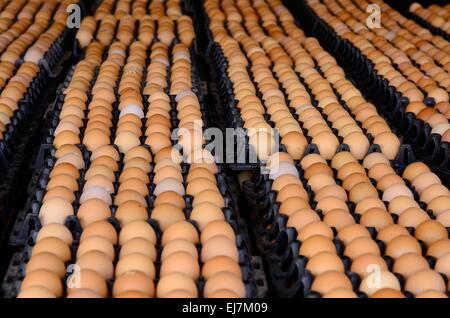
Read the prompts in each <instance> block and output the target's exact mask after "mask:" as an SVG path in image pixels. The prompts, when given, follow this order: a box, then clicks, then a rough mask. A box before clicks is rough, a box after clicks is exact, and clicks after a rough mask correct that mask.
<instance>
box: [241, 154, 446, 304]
mask: <svg viewBox="0 0 450 318" xmlns="http://www.w3.org/2000/svg"><path fill="white" fill-rule="evenodd" d="M342 150H346V149H342ZM347 150H348V149H347ZM373 151H378V152H379V149H378V150H377V149H376V148H372V149H371V152H373ZM308 152H309V153H318V151H317V148H316V147H313V146H309V149H308ZM414 161H415V159H414V156H413V155H412V152H411V149H410V148H409V147H408V146H406V147H405V146H402V151H401V153H400V154H399V156H398V157H397V158H396V159H395V160H393V161H391V166H392V167H393V169H394V170H395V171H396V173H398V174H400V175H401V172H402V171H403V170H404V168H405V167H406V165H408V164H409V163H411V162H414ZM296 166H297V168H298V171H299V174H300V179H301V180H302V179H303V178H302V176H303V171H302V170H301V168H300V166H299V162H298V161H297V162H296ZM371 181H372V183H374V184H375V181H374V180H371ZM336 182H337V184H340V183H341V181H340V180H336ZM407 185H408V186H409V187H410V189H411V190H412V191H413V193H414V194H415V199H416V200H417V198H418V195H417V193H416V192H415V190H414V188H413V187H411V185H410V184H409V183H407ZM271 188H272V180H270V179H269V178H268V176H267V175H265V174H261V173H260V172H256V173H254V175H253V176H252V178H251V180H250V181H247V182H245V183H244V195H245V197H246V199H247V202H249V203H248V204H249V206H250V210H251V211H252V212H253V214H252V215H250V218H251V220H250V223H251V226H252V229H253V232H254V235H255V237H256V238H257V240H256V243H257V248H258V249H259V251H260V252H261V255H262V256H263V259H264V261H265V264H266V265H267V267H268V268H269V270H268V272H269V280H270V282H269V284H271V286H272V288H273V290H274V292H275V295H276V296H279V297H318V296H320V295H318V294H317V293H314V292H311V291H310V287H311V283H312V275H311V273H310V272H309V271H308V270H306V263H307V259H306V258H305V257H304V256H302V255H299V248H300V246H301V242H299V241H298V240H297V239H296V238H297V231H296V230H295V228H292V227H288V226H287V216H285V215H282V214H280V213H279V208H280V204H279V203H278V202H277V201H276V196H277V192H276V191H273V190H272V189H271ZM304 188H305V190H306V191H307V193H308V196H309V198H310V203H311V207H312V208H313V209H314V208H315V206H316V202H315V201H314V200H313V198H314V194H313V192H312V190H311V189H310V187H309V186H308V185H307V184H306V182H304ZM385 204H386V205H387V203H386V202H385ZM347 205H348V208H349V211H350V213H351V214H352V216H353V217H354V218H355V221H356V222H359V216H358V215H357V214H355V212H354V209H355V204H354V203H353V202H347ZM419 205H420V206H421V208H423V209H426V206H425V204H424V203H423V202H419ZM317 212H318V214H319V216H320V217H321V219H322V218H323V215H322V212H321V211H319V210H318V211H317ZM427 212H428V214H429V216H430V218H434V217H433V214H432V211H427ZM392 217H393V220H394V221H395V222H396V216H395V215H392ZM332 229H333V233H334V234H335V236H336V233H337V231H336V229H334V228H332ZM407 230H408V231H409V233H410V234H411V235H414V228H410V227H409V228H407ZM368 231H369V232H370V233H371V235H372V238H373V239H374V240H375V241H376V243H377V244H378V246H379V248H380V251H381V252H384V248H385V247H384V243H383V242H381V241H378V240H376V233H377V231H376V229H375V228H373V227H368ZM447 231H448V233H449V236H450V228H447ZM333 242H334V244H335V246H336V250H337V252H338V254H339V255H340V257H341V259H342V260H343V263H344V265H345V268H346V271H347V275H348V277H349V278H350V280H351V281H352V283H353V284H354V286H355V287H357V286H358V285H359V283H360V280H359V277H358V275H356V274H355V273H352V272H350V271H349V268H350V263H351V262H350V260H349V259H348V257H346V256H344V255H343V250H344V245H343V243H342V242H341V241H340V240H339V239H337V238H335V239H334V241H333ZM419 243H420V245H421V247H422V250H423V251H425V250H426V248H425V245H424V244H423V242H421V241H419ZM382 254H383V253H382ZM384 259H385V260H386V263H387V264H388V267H389V269H392V265H393V261H392V259H391V258H390V257H389V256H384ZM426 259H427V260H428V262H429V263H430V266H431V267H433V266H434V263H435V259H433V257H430V256H426ZM398 276H399V280H400V282H402V286H404V284H403V283H404V279H403V278H402V277H401V275H398ZM359 296H360V297H365V295H364V294H363V293H359Z"/></svg>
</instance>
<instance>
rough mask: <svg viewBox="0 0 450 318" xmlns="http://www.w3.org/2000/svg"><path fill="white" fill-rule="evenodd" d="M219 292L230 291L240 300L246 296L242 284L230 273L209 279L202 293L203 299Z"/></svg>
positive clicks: (223, 273) (222, 273)
mask: <svg viewBox="0 0 450 318" xmlns="http://www.w3.org/2000/svg"><path fill="white" fill-rule="evenodd" d="M220 290H230V291H232V292H234V293H235V294H236V295H238V296H239V297H241V298H243V297H245V296H246V290H245V285H244V283H243V282H242V280H241V279H240V278H239V277H238V276H236V275H234V274H233V273H230V272H221V273H217V274H216V275H213V276H212V277H210V278H209V279H208V280H207V281H206V283H205V287H204V291H203V293H204V296H205V297H210V295H211V294H213V293H214V292H217V291H220Z"/></svg>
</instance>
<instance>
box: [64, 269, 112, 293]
mask: <svg viewBox="0 0 450 318" xmlns="http://www.w3.org/2000/svg"><path fill="white" fill-rule="evenodd" d="M68 280H69V282H71V283H72V284H73V285H74V286H77V287H74V288H71V287H68V288H67V294H68V296H69V297H70V298H78V297H79V296H77V293H78V292H80V291H91V292H93V293H94V294H95V295H98V296H97V297H107V296H108V287H107V285H106V281H105V279H104V278H103V277H102V276H101V275H100V274H99V273H97V272H95V271H93V270H85V269H83V270H81V271H80V272H79V276H77V274H72V275H71V276H70V277H69V278H68ZM73 280H75V281H73Z"/></svg>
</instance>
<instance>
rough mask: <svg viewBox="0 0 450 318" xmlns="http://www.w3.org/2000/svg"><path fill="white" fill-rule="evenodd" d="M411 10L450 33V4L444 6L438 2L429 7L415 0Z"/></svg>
mask: <svg viewBox="0 0 450 318" xmlns="http://www.w3.org/2000/svg"><path fill="white" fill-rule="evenodd" d="M409 11H411V12H412V13H415V14H417V15H418V16H419V17H421V18H422V19H424V20H425V21H427V22H429V23H430V24H431V25H432V26H434V27H436V28H440V29H442V30H444V31H445V32H447V33H450V22H449V21H448V18H449V16H450V6H449V5H448V4H447V5H445V6H442V7H441V6H439V5H437V4H432V5H430V6H428V7H427V8H424V7H422V5H421V4H420V3H417V2H414V3H413V4H411V6H410V7H409Z"/></svg>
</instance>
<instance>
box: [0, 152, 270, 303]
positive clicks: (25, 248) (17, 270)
mask: <svg viewBox="0 0 450 318" xmlns="http://www.w3.org/2000/svg"><path fill="white" fill-rule="evenodd" d="M80 150H81V151H82V153H83V157H84V158H85V163H86V166H88V164H89V157H90V152H89V151H87V150H85V149H84V147H80ZM54 163H55V158H54V157H53V156H52V155H49V156H47V158H46V160H45V168H44V169H43V171H42V173H41V175H40V178H39V180H38V184H37V185H36V187H35V189H34V194H33V196H32V200H31V203H30V204H29V206H28V209H27V214H26V217H25V221H24V222H23V223H22V224H21V225H20V233H17V234H18V235H17V236H15V238H14V239H13V240H12V241H11V245H13V246H15V247H16V248H17V249H20V251H19V252H16V253H15V254H14V255H13V257H12V260H11V262H10V266H9V269H8V272H7V274H6V276H5V279H4V282H3V286H2V290H3V294H4V297H8V298H14V297H16V296H17V294H18V291H19V290H20V283H21V281H22V279H23V276H24V273H25V267H26V263H27V262H28V260H29V258H30V256H31V249H32V247H33V245H34V244H35V240H36V237H37V233H38V231H39V229H40V228H41V225H40V221H39V217H38V214H39V210H40V207H41V205H42V199H43V197H44V195H45V188H46V184H47V182H48V179H49V174H50V171H51V170H52V166H53V164H54ZM120 165H123V163H121V164H120ZM182 169H183V177H184V178H186V174H187V171H188V169H189V167H188V165H186V164H185V165H183V168H182ZM86 170H87V169H85V171H81V175H80V179H79V180H78V184H79V189H82V188H83V183H84V174H85V173H86ZM116 177H117V178H118V176H116ZM117 178H116V179H117ZM149 178H150V180H152V178H153V174H152V173H150V174H149ZM217 181H218V186H219V189H220V191H221V193H222V195H223V197H224V200H225V208H223V212H224V216H225V219H226V221H227V223H229V224H230V225H231V226H232V228H233V229H234V231H235V232H236V239H237V240H236V242H237V246H238V250H239V263H240V266H241V270H242V273H243V278H244V281H245V283H246V290H247V297H263V296H264V295H265V294H266V293H267V286H266V285H265V280H264V277H263V276H261V270H262V266H261V264H259V263H258V261H257V260H255V259H252V257H251V255H250V253H249V248H248V246H249V243H248V237H247V236H246V235H245V234H241V233H246V232H245V224H244V223H243V221H242V220H241V219H240V217H239V215H238V214H237V213H236V212H235V207H234V202H233V199H232V197H231V190H230V189H229V185H228V183H227V182H226V181H225V176H224V175H223V172H219V173H218V174H217ZM118 186H119V185H118V184H117V182H116V183H115V184H114V187H115V190H116V192H117V189H118ZM153 190H154V184H151V185H150V193H152V192H153ZM76 197H77V199H76V200H75V202H78V200H79V198H80V193H76ZM154 199H155V196H154V195H152V194H151V195H149V196H148V197H147V204H148V206H149V207H152V206H153V201H154ZM184 199H185V203H186V209H185V211H184V212H185V213H186V216H187V217H188V216H189V215H190V213H191V211H192V197H191V196H189V195H186V196H185V197H184ZM78 207H79V204H78V203H74V209H75V211H76V210H77V209H78ZM115 209H116V207H114V206H113V207H111V211H112V214H114V213H115ZM149 209H150V210H149V213H150V214H151V208H149ZM108 222H110V223H111V224H112V225H113V226H114V227H115V228H116V230H117V232H119V231H120V225H119V222H118V221H117V219H116V218H115V217H110V218H109V219H108ZM148 222H149V224H150V225H151V226H152V228H153V229H154V230H155V233H156V234H157V237H158V242H160V239H161V230H160V228H159V226H158V224H157V222H156V221H154V220H152V219H150V220H149V221H148ZM189 222H192V224H193V225H194V226H195V227H196V228H197V224H196V223H195V221H189ZM65 226H66V227H67V228H69V229H70V231H71V233H72V235H73V237H74V243H73V245H72V252H73V253H72V254H73V255H75V254H76V253H75V251H76V250H77V246H78V244H79V238H80V235H81V225H80V223H79V220H78V218H77V217H76V216H70V217H68V218H67V219H66V222H65ZM13 234H15V233H13ZM116 249H117V248H116ZM198 249H200V246H198ZM157 251H158V255H160V254H161V247H160V246H157ZM116 255H119V253H118V251H116ZM116 261H117V260H116ZM155 265H156V268H157V269H158V267H159V263H156V264H155ZM258 267H259V268H260V270H259V271H255V268H258ZM109 283H110V284H109V285H110V286H109V287H111V286H112V282H109ZM202 284H203V281H201V280H200V281H199V286H198V287H199V291H201V290H202V287H203V286H202ZM200 294H201V292H200Z"/></svg>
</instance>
